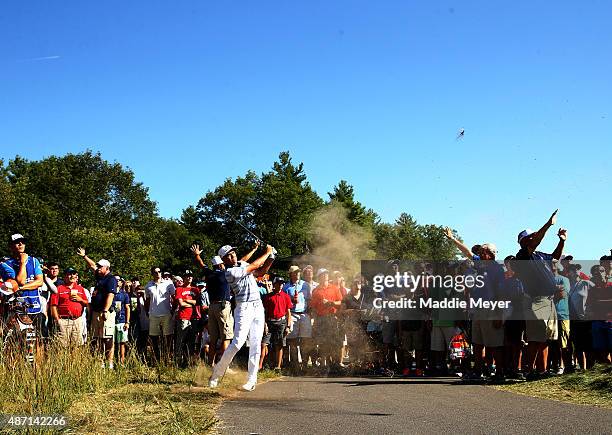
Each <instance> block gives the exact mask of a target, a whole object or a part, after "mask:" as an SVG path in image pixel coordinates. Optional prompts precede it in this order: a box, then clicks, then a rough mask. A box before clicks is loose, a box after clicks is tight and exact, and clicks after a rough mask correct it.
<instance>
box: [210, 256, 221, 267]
mask: <svg viewBox="0 0 612 435" xmlns="http://www.w3.org/2000/svg"><path fill="white" fill-rule="evenodd" d="M212 264H213V266H218V265H220V264H223V260H222V259H221V257H219V256H218V255H215V256H214V257H213V258H212Z"/></svg>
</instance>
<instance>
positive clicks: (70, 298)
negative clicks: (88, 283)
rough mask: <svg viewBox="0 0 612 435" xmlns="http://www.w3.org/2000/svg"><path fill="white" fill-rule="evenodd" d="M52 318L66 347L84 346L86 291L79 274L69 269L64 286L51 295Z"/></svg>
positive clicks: (60, 339)
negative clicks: (80, 283)
mask: <svg viewBox="0 0 612 435" xmlns="http://www.w3.org/2000/svg"><path fill="white" fill-rule="evenodd" d="M49 304H50V305H51V317H53V319H54V320H55V322H56V323H57V327H58V330H59V333H58V339H59V341H60V343H62V344H63V345H64V346H69V345H73V346H80V345H82V344H83V328H84V325H83V319H82V318H81V315H82V314H83V309H84V308H86V307H87V305H88V303H87V295H86V294H85V289H84V288H83V287H81V285H79V273H78V272H77V271H76V270H75V269H73V268H72V267H69V268H67V269H66V270H65V272H64V284H62V285H60V286H58V287H57V293H53V294H52V295H51V299H50V300H49Z"/></svg>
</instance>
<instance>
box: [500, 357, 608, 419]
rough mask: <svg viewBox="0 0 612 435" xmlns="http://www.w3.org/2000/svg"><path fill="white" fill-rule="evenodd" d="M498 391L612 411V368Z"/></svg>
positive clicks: (556, 377)
mask: <svg viewBox="0 0 612 435" xmlns="http://www.w3.org/2000/svg"><path fill="white" fill-rule="evenodd" d="M494 388H497V389H499V390H504V391H511V392H513V393H518V394H523V395H527V396H532V397H540V398H543V399H550V400H557V401H561V402H570V403H579V404H582V405H593V406H600V407H604V408H609V409H612V366H610V365H598V366H595V367H594V368H593V369H592V370H587V371H584V372H577V373H573V374H567V375H562V376H555V377H552V378H548V379H542V380H539V381H533V382H522V383H516V384H511V385H500V386H496V387H494Z"/></svg>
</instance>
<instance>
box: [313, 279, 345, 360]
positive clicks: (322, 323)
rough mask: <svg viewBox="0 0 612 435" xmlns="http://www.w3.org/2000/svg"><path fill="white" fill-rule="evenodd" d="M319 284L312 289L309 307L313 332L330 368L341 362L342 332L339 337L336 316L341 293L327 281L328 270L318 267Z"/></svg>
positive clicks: (340, 303)
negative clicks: (312, 312) (312, 317)
mask: <svg viewBox="0 0 612 435" xmlns="http://www.w3.org/2000/svg"><path fill="white" fill-rule="evenodd" d="M317 280H318V281H319V286H318V287H317V288H316V289H315V290H314V292H313V294H312V298H311V299H310V308H311V309H312V310H313V311H314V315H315V318H314V327H313V334H314V336H315V339H316V342H317V344H318V345H319V350H320V353H321V357H322V358H323V361H324V362H326V363H328V365H327V367H328V368H331V365H332V364H334V366H335V367H339V366H340V362H342V360H341V357H342V342H343V339H344V334H342V338H340V332H339V330H338V318H337V317H336V312H337V311H338V309H340V306H341V305H342V293H341V292H340V289H339V288H338V287H336V286H335V285H333V284H332V283H330V282H329V271H328V270H327V269H319V270H318V271H317Z"/></svg>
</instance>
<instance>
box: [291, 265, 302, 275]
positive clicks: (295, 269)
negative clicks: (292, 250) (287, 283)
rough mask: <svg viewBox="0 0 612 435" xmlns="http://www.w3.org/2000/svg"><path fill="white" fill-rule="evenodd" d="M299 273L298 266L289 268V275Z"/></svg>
mask: <svg viewBox="0 0 612 435" xmlns="http://www.w3.org/2000/svg"><path fill="white" fill-rule="evenodd" d="M299 271H300V266H296V265H293V266H291V267H290V268H289V273H293V272H299Z"/></svg>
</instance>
